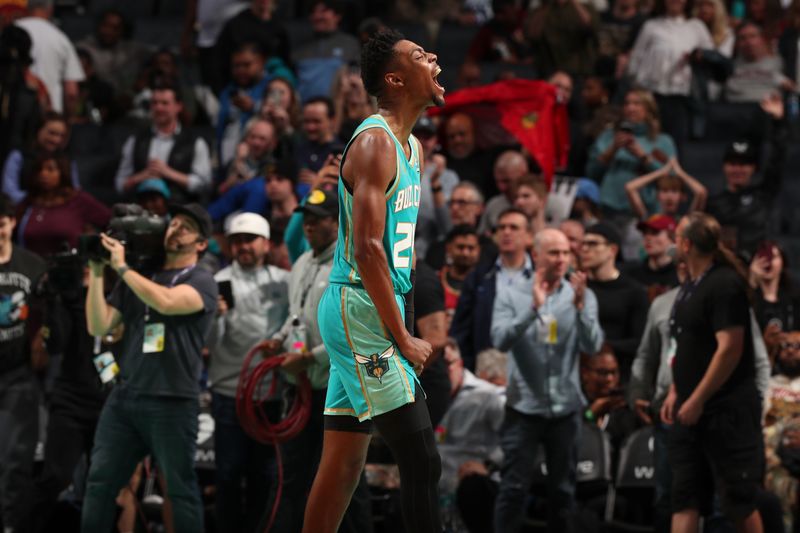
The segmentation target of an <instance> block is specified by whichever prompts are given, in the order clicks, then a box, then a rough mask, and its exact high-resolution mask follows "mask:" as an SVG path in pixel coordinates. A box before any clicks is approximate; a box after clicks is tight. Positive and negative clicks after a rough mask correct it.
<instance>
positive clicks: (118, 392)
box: [82, 204, 217, 533]
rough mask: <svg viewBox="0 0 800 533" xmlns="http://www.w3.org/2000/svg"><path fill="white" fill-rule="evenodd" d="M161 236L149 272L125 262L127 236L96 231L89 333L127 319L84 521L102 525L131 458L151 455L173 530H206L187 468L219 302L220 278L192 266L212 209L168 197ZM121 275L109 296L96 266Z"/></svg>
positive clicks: (204, 242)
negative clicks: (101, 254)
mask: <svg viewBox="0 0 800 533" xmlns="http://www.w3.org/2000/svg"><path fill="white" fill-rule="evenodd" d="M171 212H172V215H173V218H172V220H171V222H170V224H169V226H168V228H167V231H166V235H165V236H164V241H163V242H164V252H165V260H164V263H163V266H162V268H161V269H160V270H158V271H156V272H155V273H153V274H152V276H150V277H148V276H146V275H143V274H140V273H138V272H136V271H134V270H132V269H131V268H130V267H129V266H128V265H127V264H126V263H125V246H124V245H123V244H122V243H121V242H120V241H118V240H116V239H113V238H111V237H109V236H108V235H105V234H101V239H102V246H103V248H104V249H105V250H107V251H108V255H109V258H108V259H107V260H105V261H103V262H98V261H96V260H92V261H90V263H89V265H90V268H91V276H90V279H89V291H88V294H87V297H86V322H87V326H88V330H89V333H90V334H91V335H105V334H106V333H107V332H108V331H110V330H111V329H112V328H114V327H116V326H117V325H118V324H120V323H122V322H124V324H125V332H124V334H123V337H122V342H121V344H120V348H119V351H118V352H117V354H116V355H117V356H118V357H119V358H120V363H121V365H120V366H121V369H122V372H121V375H120V377H121V383H120V384H119V385H117V386H116V387H115V388H114V390H113V391H112V392H111V394H110V395H109V398H108V401H107V402H106V405H105V406H104V407H103V411H102V413H101V415H100V421H99V423H98V426H97V433H96V434H95V444H94V448H93V450H92V457H91V468H90V470H89V476H88V481H87V488H86V497H85V501H84V506H83V520H82V530H83V531H85V532H96V531H108V530H109V529H110V528H111V527H112V525H113V523H114V519H115V515H116V507H115V505H114V499H115V498H116V496H117V493H118V492H119V489H120V488H121V487H123V486H124V485H125V483H126V482H127V481H128V479H129V478H130V476H131V473H132V472H133V470H134V468H135V466H136V463H137V462H139V461H140V460H141V459H142V457H144V456H145V455H147V454H151V455H153V456H154V458H155V459H156V461H157V462H158V464H159V465H160V467H161V471H162V474H163V475H164V476H165V479H166V484H167V494H166V496H167V497H168V498H169V499H170V501H171V502H172V508H173V516H174V524H173V525H174V531H176V532H182V531H186V532H192V533H194V532H197V531H202V530H203V524H202V517H203V511H202V508H201V502H200V494H199V492H198V487H197V478H196V474H195V471H194V455H195V447H196V438H197V430H198V420H197V415H198V401H197V397H198V393H199V390H198V382H199V379H200V370H201V364H202V361H201V354H200V351H201V349H202V347H203V345H204V344H205V337H206V333H207V332H208V330H209V329H210V328H211V323H212V320H213V317H214V313H215V312H216V308H217V285H216V283H215V282H214V279H213V278H212V276H211V275H210V274H209V273H208V272H206V271H205V270H204V269H202V268H195V266H196V265H197V262H198V259H199V257H200V255H202V253H203V252H204V251H205V250H206V248H207V247H208V238H209V235H210V233H211V219H210V218H209V216H208V213H206V211H205V210H204V209H203V208H202V207H201V206H199V205H197V204H187V205H185V206H173V207H172V209H171ZM106 264H108V265H109V266H111V268H113V269H114V270H115V271H116V272H117V275H118V276H119V279H120V281H119V283H118V284H117V286H116V287H115V288H114V290H113V291H112V293H111V295H110V296H109V298H108V300H107V301H106V299H105V297H104V294H103V269H104V267H105V265H106Z"/></svg>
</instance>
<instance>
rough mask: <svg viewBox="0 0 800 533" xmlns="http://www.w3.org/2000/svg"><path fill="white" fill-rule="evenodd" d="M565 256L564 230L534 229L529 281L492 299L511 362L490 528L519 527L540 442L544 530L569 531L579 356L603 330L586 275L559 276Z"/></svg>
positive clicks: (498, 340) (495, 335)
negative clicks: (544, 473)
mask: <svg viewBox="0 0 800 533" xmlns="http://www.w3.org/2000/svg"><path fill="white" fill-rule="evenodd" d="M570 256H571V254H570V247H569V240H568V239H567V236H566V235H564V234H563V233H562V232H561V231H559V230H557V229H549V228H548V229H544V230H542V231H540V232H539V233H538V234H537V235H536V237H535V238H534V247H533V259H534V262H535V264H536V274H535V275H534V276H533V279H529V280H526V282H524V283H523V282H519V283H514V284H509V285H508V286H504V287H500V288H498V292H497V297H496V298H495V301H494V311H493V316H492V341H493V342H494V346H495V348H497V349H498V350H501V351H508V352H509V353H510V354H511V356H512V357H513V358H514V362H515V363H516V364H514V365H509V366H510V367H511V375H510V377H509V380H508V388H507V392H506V394H507V398H508V400H507V404H506V414H505V420H504V422H503V428H502V430H501V431H502V438H501V440H502V447H503V455H504V459H503V469H502V479H501V481H500V491H499V493H498V495H497V500H496V502H495V522H494V530H495V531H508V532H509V533H511V532H517V531H519V530H520V527H521V525H522V522H521V521H522V518H523V517H524V516H525V502H526V499H527V494H528V487H530V486H531V482H532V480H533V469H534V466H535V464H536V461H535V459H536V457H535V455H536V449H537V447H538V445H539V443H541V444H543V445H544V450H545V457H546V461H547V502H548V516H547V528H548V531H571V529H570V526H571V524H570V516H571V515H572V514H574V513H573V509H574V506H575V476H576V467H577V462H578V439H579V436H580V429H581V425H582V424H581V420H582V418H583V416H584V413H583V409H584V405H583V397H582V395H581V386H580V379H579V377H578V363H579V360H580V358H579V354H580V353H581V352H583V353H588V354H595V353H597V352H599V351H600V347H601V346H602V344H603V331H602V330H601V329H600V320H599V319H598V315H597V299H596V298H595V296H594V294H593V293H592V291H591V290H589V289H587V288H586V275H585V274H583V273H581V272H575V273H574V274H572V276H571V277H570V280H569V281H567V280H566V278H565V276H566V273H567V269H568V268H569V264H570ZM543 376H546V379H543V378H542V377H543ZM587 415H588V413H587Z"/></svg>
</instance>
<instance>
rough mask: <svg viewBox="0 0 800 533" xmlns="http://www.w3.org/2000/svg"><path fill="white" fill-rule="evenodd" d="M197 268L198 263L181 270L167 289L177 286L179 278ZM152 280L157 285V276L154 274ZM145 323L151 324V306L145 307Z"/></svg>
mask: <svg viewBox="0 0 800 533" xmlns="http://www.w3.org/2000/svg"><path fill="white" fill-rule="evenodd" d="M196 266H197V263H195V264H193V265H189V266H187V267H186V268H184V269H183V270H181V271H180V272H178V273H177V274H175V275H174V276H172V280H171V281H170V282H169V285H167V287H168V288H170V289H171V288H172V287H174V286H175V282H177V281H178V278H180V277H181V276H183V275H184V274H186V273H188V272H191V271H192V270H194V267H196ZM150 280H151V281H153V282H154V283H157V282H156V275H155V274H153V276H152V277H151V278H150ZM144 321H145V322H149V321H150V306H149V305H145V306H144Z"/></svg>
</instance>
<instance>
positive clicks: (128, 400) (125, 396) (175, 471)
mask: <svg viewBox="0 0 800 533" xmlns="http://www.w3.org/2000/svg"><path fill="white" fill-rule="evenodd" d="M198 411H199V407H198V404H197V400H196V399H184V398H166V397H158V396H145V395H141V394H137V393H135V392H133V391H131V390H128V389H126V388H125V386H124V385H121V386H117V387H116V388H115V389H114V390H113V391H112V392H111V394H110V395H109V397H108V400H107V401H106V404H105V406H104V407H103V411H102V413H101V414H100V420H99V422H98V424H97V433H96V434H95V438H94V448H92V458H91V466H90V468H89V476H88V480H87V483H86V496H85V498H84V502H83V512H82V520H81V531H83V532H84V533H96V532H101V531H102V532H104V531H110V530H111V528H112V527H113V526H114V521H115V518H116V516H117V506H116V503H115V502H114V500H115V498H116V497H117V494H118V493H119V490H120V489H121V488H122V487H123V486H124V485H125V484H127V483H128V480H129V479H130V477H131V475H132V474H133V471H134V469H135V467H136V464H137V463H138V462H139V461H141V460H142V458H143V457H144V456H145V455H148V454H150V455H152V456H153V457H154V458H155V460H156V463H157V464H158V467H159V471H160V473H161V475H162V476H164V479H165V481H166V486H167V496H168V497H169V499H170V501H171V502H172V510H173V522H174V524H175V531H176V532H178V533H181V532H186V533H197V532H199V531H203V507H202V505H201V501H200V492H199V490H198V486H197V475H196V473H195V470H194V456H195V450H196V448H197V415H198Z"/></svg>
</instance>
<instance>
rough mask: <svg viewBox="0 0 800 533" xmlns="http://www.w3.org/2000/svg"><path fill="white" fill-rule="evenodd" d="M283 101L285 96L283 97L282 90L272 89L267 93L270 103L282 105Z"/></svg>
mask: <svg viewBox="0 0 800 533" xmlns="http://www.w3.org/2000/svg"><path fill="white" fill-rule="evenodd" d="M282 101H283V98H282V97H281V92H280V91H278V90H275V89H272V90H271V91H270V92H269V93H268V94H267V102H269V103H270V104H272V105H274V106H280V105H281V102H282Z"/></svg>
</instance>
